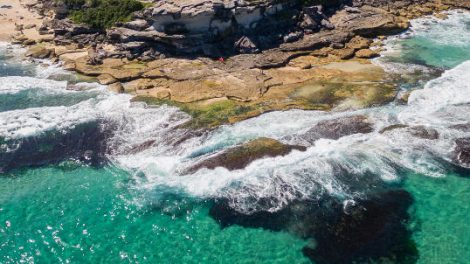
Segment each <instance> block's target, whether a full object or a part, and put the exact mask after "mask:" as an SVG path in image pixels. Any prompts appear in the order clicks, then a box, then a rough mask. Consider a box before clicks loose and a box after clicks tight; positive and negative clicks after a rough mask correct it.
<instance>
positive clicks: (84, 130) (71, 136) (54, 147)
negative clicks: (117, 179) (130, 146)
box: [0, 121, 110, 172]
mask: <svg viewBox="0 0 470 264" xmlns="http://www.w3.org/2000/svg"><path fill="white" fill-rule="evenodd" d="M109 135H110V132H107V131H106V130H104V128H103V126H102V124H100V123H99V122H96V121H93V122H87V123H82V124H77V125H76V126H74V127H73V128H71V129H70V130H68V131H65V132H64V131H57V130H52V131H47V132H43V133H41V134H39V135H32V136H29V137H26V138H19V139H14V140H8V139H2V138H0V147H1V148H4V147H7V148H9V149H11V151H3V150H2V151H0V172H6V171H8V170H11V169H15V168H20V167H24V166H41V165H45V164H51V163H55V162H60V161H64V160H68V159H76V160H80V161H82V162H85V163H87V164H90V165H94V166H98V165H100V164H102V163H103V162H104V160H105V154H106V143H105V142H106V138H107V137H109Z"/></svg>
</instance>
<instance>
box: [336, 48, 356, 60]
mask: <svg viewBox="0 0 470 264" xmlns="http://www.w3.org/2000/svg"><path fill="white" fill-rule="evenodd" d="M331 54H333V55H335V56H337V57H339V58H340V59H342V60H347V59H350V58H352V57H354V49H350V48H345V49H339V50H334V51H332V52H331Z"/></svg>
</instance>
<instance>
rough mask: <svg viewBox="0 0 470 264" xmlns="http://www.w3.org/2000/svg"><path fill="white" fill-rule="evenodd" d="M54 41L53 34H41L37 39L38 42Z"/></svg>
mask: <svg viewBox="0 0 470 264" xmlns="http://www.w3.org/2000/svg"><path fill="white" fill-rule="evenodd" d="M52 41H54V35H43V36H41V37H40V38H39V39H38V43H42V42H52Z"/></svg>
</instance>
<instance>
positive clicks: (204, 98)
mask: <svg viewBox="0 0 470 264" xmlns="http://www.w3.org/2000/svg"><path fill="white" fill-rule="evenodd" d="M147 2H148V3H146V8H145V9H144V10H142V11H138V12H136V13H135V14H134V15H133V19H132V20H131V21H129V22H126V23H118V24H117V26H116V27H113V28H110V29H108V30H98V29H95V28H91V27H89V26H86V25H78V24H75V23H73V22H72V21H71V20H69V19H68V18H67V12H68V11H67V9H66V7H65V6H63V5H60V4H53V3H50V2H49V1H32V2H31V3H28V4H27V5H26V6H27V7H28V8H29V9H30V10H35V11H36V12H37V13H38V14H39V15H40V16H41V17H42V20H43V23H42V25H40V26H36V29H37V31H38V33H39V36H41V37H36V38H32V37H31V36H28V35H27V34H24V28H25V25H24V24H18V25H17V27H16V29H17V33H15V34H14V35H13V38H12V39H13V43H17V44H22V45H25V46H29V51H28V52H27V56H30V57H32V58H38V59H45V58H49V59H52V60H54V61H57V62H60V63H62V65H63V67H64V68H65V69H67V70H71V71H75V72H77V73H79V74H82V75H86V76H89V77H93V78H96V80H97V81H98V82H99V83H101V84H104V85H109V89H111V90H113V91H115V92H127V93H131V94H134V95H136V99H135V100H143V101H145V102H147V103H149V104H163V103H166V104H172V105H176V106H179V107H180V108H181V109H183V110H184V111H186V112H188V113H189V114H191V115H192V116H193V117H194V118H193V121H191V124H190V126H192V127H214V126H217V125H220V124H224V123H234V122H237V121H240V120H243V119H247V118H250V117H254V116H257V115H260V114H262V113H264V112H268V111H274V110H286V109H307V110H331V109H358V108H363V107H370V106H374V105H380V104H383V103H386V102H389V101H391V100H393V99H394V98H395V96H396V95H397V89H396V87H395V84H394V82H393V81H391V78H390V76H387V73H385V72H384V71H383V69H381V68H380V67H378V66H375V65H373V64H371V63H370V61H369V58H373V57H376V56H378V52H379V51H380V46H381V41H380V39H382V38H384V36H385V35H390V34H396V33H399V32H402V31H404V30H406V29H407V28H408V27H409V23H408V20H409V19H412V18H416V17H420V16H423V15H429V14H437V16H438V17H441V18H445V14H441V13H440V12H442V11H445V10H449V9H450V8H454V7H464V8H465V7H468V6H467V4H466V2H465V1H444V3H442V2H441V1H437V2H434V1H426V0H403V1H393V2H390V1H381V0H368V1H360V0H356V1H332V2H329V4H327V5H309V4H306V3H303V2H302V3H300V2H297V1H260V2H251V1H197V0H186V1H171V0H164V1H150V2H149V1H147ZM313 2H315V1H313ZM286 17H287V18H286ZM281 18H284V19H281ZM215 31H217V32H216V33H214V32H215ZM207 34H209V35H207ZM221 51H224V52H221Z"/></svg>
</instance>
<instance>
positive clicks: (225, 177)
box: [115, 61, 470, 212]
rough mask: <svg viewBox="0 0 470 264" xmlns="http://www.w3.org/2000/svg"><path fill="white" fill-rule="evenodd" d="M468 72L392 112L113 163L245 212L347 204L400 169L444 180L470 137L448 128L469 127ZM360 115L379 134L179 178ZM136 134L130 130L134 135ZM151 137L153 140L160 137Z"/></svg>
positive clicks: (285, 120) (243, 135) (282, 127)
mask: <svg viewBox="0 0 470 264" xmlns="http://www.w3.org/2000/svg"><path fill="white" fill-rule="evenodd" d="M469 66H470V61H469V62H466V63H464V64H462V65H460V66H458V67H456V68H455V69H452V70H449V71H447V72H446V73H444V74H443V76H442V77H440V78H438V79H436V80H433V81H431V82H429V83H428V84H427V85H426V88H425V89H423V90H418V91H415V92H413V93H412V94H411V96H410V104H409V105H407V106H395V105H388V106H384V107H379V108H373V109H366V110H361V111H355V112H342V113H326V112H319V111H301V110H291V111H284V112H272V113H269V114H266V115H262V116H259V117H257V118H252V119H249V120H245V121H242V122H239V123H237V124H234V125H226V126H222V127H220V128H218V129H216V130H214V131H212V132H211V133H210V134H209V135H205V136H202V137H194V138H192V139H190V140H187V141H185V142H183V143H182V144H181V145H179V147H177V149H178V150H177V151H175V150H174V149H172V147H169V146H167V145H165V142H158V143H156V144H155V145H154V146H152V147H150V148H149V149H146V150H145V151H143V152H141V153H137V154H131V155H125V154H123V155H119V156H116V157H115V160H116V162H117V164H120V165H121V166H123V167H126V168H129V169H131V171H133V172H134V173H135V175H136V178H135V179H136V181H137V183H138V184H137V186H140V187H141V188H149V189H154V188H174V189H179V190H181V191H184V192H186V193H189V194H192V195H195V196H198V197H225V198H228V199H229V201H230V203H231V205H232V206H233V207H234V208H236V209H237V210H240V211H244V212H252V211H256V210H271V211H272V210H278V209H279V208H282V207H283V206H284V205H286V204H287V203H288V202H289V201H291V200H293V199H299V198H307V197H309V198H312V196H313V197H315V196H319V195H321V194H323V193H329V194H332V195H336V196H340V197H344V198H345V199H346V198H348V199H349V198H351V197H354V196H356V195H360V192H359V193H358V192H357V190H350V186H349V185H350V184H351V182H353V183H354V182H361V184H367V182H368V181H370V179H367V178H365V177H366V175H371V174H372V175H375V177H376V178H377V179H381V180H383V181H395V180H398V179H399V175H400V174H399V173H398V172H397V169H400V170H402V169H408V170H411V171H415V172H418V173H422V174H425V175H428V176H431V177H441V176H443V175H444V174H445V173H446V168H445V166H444V165H443V164H442V162H441V161H440V159H448V157H449V154H450V151H451V150H452V148H453V144H454V140H455V139H456V138H458V137H462V136H469V135H470V131H456V130H453V129H451V128H449V127H450V126H452V125H454V124H458V123H470V115H468V114H466V113H468V110H469V108H470V107H469V106H468V105H467V103H470V102H469V101H468V100H470V98H469V97H468V95H469V94H470V88H469V87H470V86H469V85H468V84H469V83H470V82H469V79H468V77H469V75H468V74H466V73H467V72H468V69H469ZM358 114H363V115H366V116H368V117H369V119H370V120H372V121H373V123H374V124H375V127H376V131H374V132H372V133H370V134H357V135H351V136H346V137H343V138H340V139H338V140H326V139H321V140H318V141H317V142H316V143H315V144H314V145H313V146H311V147H309V148H308V149H307V151H305V152H300V151H293V152H291V153H290V154H289V155H286V156H284V157H274V158H264V159H259V160H256V161H254V162H252V163H251V164H249V165H248V166H247V167H246V168H244V169H241V170H235V171H228V170H227V169H224V168H216V169H213V170H210V169H201V170H199V171H197V172H196V173H194V174H190V175H180V174H179V172H180V171H182V169H184V167H186V166H188V165H190V164H193V163H195V162H197V161H198V160H200V159H201V157H198V155H194V154H195V153H199V155H202V158H204V157H206V156H207V155H210V153H212V152H214V151H220V149H226V148H229V147H230V146H233V145H236V144H240V143H243V142H246V141H248V140H250V139H253V138H257V137H271V138H276V139H280V140H282V139H283V138H284V137H285V136H289V135H294V134H302V133H304V132H305V131H306V130H308V129H309V128H311V127H312V126H314V125H315V124H316V123H317V122H320V121H322V120H328V119H337V118H339V117H342V116H347V115H358ZM163 119H164V120H168V118H163ZM146 120H147V119H146ZM153 120H155V122H156V123H157V124H162V120H161V119H158V118H156V119H148V120H147V121H148V122H149V123H147V124H146V126H148V127H156V125H155V124H154V125H152V124H150V123H152V122H154V121H153ZM397 123H398V124H403V125H408V126H425V127H426V128H428V129H434V130H436V131H437V132H438V133H439V139H437V140H429V139H425V138H419V137H415V136H412V134H411V133H410V132H409V130H408V129H407V128H401V129H400V128H397V129H394V130H390V131H388V132H384V133H380V132H379V131H380V130H381V129H383V128H385V127H388V126H390V125H393V124H397ZM137 127H139V126H136V127H135V128H134V125H132V126H130V128H131V130H132V129H136V128H137ZM150 131H151V130H149V129H145V126H144V127H143V131H142V132H139V131H137V132H136V133H134V134H132V133H131V134H130V136H127V132H126V133H122V134H121V135H122V137H123V139H122V140H123V142H134V143H138V142H143V141H145V139H146V138H147V137H146V136H145V135H146V134H147V133H148V132H150ZM159 131H160V133H161V132H162V131H167V130H159ZM136 135H141V136H142V135H144V136H143V137H139V136H137V137H136ZM154 135H155V136H154V137H153V138H154V139H155V138H156V137H158V135H159V134H158V133H156V134H154ZM150 138H152V137H150ZM294 138H295V137H294ZM287 143H292V144H295V143H296V142H295V140H294V141H290V142H287ZM128 144H130V145H132V144H131V143H128ZM207 153H209V154H207ZM339 167H340V168H342V169H343V172H347V173H348V174H350V175H351V176H349V177H350V181H351V182H344V179H343V180H340V179H339V178H338V170H337V169H338V168H339ZM260 201H264V202H260ZM265 201H270V202H269V203H266V202H265Z"/></svg>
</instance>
